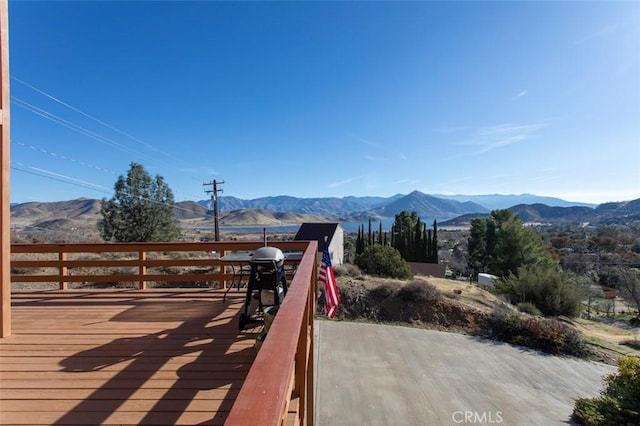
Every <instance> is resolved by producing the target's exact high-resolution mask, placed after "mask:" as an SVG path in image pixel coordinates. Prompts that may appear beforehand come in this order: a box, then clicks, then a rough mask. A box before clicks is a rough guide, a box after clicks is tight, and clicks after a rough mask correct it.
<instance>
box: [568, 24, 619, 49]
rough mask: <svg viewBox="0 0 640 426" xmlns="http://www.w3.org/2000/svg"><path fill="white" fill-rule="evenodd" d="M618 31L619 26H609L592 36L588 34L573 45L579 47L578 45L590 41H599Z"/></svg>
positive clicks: (593, 33)
mask: <svg viewBox="0 0 640 426" xmlns="http://www.w3.org/2000/svg"><path fill="white" fill-rule="evenodd" d="M617 30H618V24H613V25H608V26H606V27H603V28H600V29H599V30H596V31H594V32H592V33H590V34H587V35H586V36H584V37H581V38H579V39H578V40H576V41H574V42H573V44H576V45H578V44H582V43H586V42H588V41H592V40H597V39H599V38H602V37H605V36H608V35H609V34H612V33H614V32H616V31H617Z"/></svg>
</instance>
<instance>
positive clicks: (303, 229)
mask: <svg viewBox="0 0 640 426" xmlns="http://www.w3.org/2000/svg"><path fill="white" fill-rule="evenodd" d="M338 226H340V224H339V223H303V224H302V225H300V229H298V233H297V234H296V236H295V237H294V238H293V239H294V240H301V241H313V240H316V241H317V242H318V249H320V250H322V248H323V247H324V237H325V236H326V237H328V238H327V245H330V244H331V240H332V239H333V235H334V234H335V233H336V229H338Z"/></svg>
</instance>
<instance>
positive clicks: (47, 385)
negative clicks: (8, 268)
mask: <svg viewBox="0 0 640 426" xmlns="http://www.w3.org/2000/svg"><path fill="white" fill-rule="evenodd" d="M222 292H223V290H184V289H180V290H173V289H172V290H164V289H163V290H160V289H147V290H114V291H109V290H102V291H91V292H88V291H77V290H65V291H61V290H54V291H39V292H32V291H24V292H14V293H13V294H12V317H13V318H12V321H13V334H12V335H11V336H9V337H7V338H4V339H0V424H3V425H4V424H16V425H17V424H21V425H23V424H55V425H64V424H75V425H78V424H81V425H90V424H117V425H125V424H158V425H168V424H188V425H198V424H203V425H204V424H215V425H219V424H223V423H224V421H225V419H226V417H227V415H228V414H229V411H230V409H231V407H232V405H233V403H234V400H235V398H236V396H237V395H238V392H239V390H240V388H241V386H242V384H243V382H244V380H245V377H246V375H247V373H248V371H249V368H250V366H251V364H252V362H253V361H254V359H255V357H256V350H255V348H254V342H255V337H256V335H257V334H258V332H260V331H261V330H260V328H254V329H252V330H245V331H243V332H242V333H240V332H239V331H238V315H239V313H240V308H241V307H242V303H243V302H244V295H245V294H244V293H243V292H236V291H235V290H233V291H231V292H230V293H229V297H227V302H226V303H223V302H222Z"/></svg>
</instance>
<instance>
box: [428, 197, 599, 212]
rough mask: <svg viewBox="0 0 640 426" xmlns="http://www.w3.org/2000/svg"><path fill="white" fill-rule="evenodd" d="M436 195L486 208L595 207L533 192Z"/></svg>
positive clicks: (594, 205)
mask: <svg viewBox="0 0 640 426" xmlns="http://www.w3.org/2000/svg"><path fill="white" fill-rule="evenodd" d="M436 197H440V198H446V199H450V200H456V201H460V202H466V201H472V202H474V203H477V204H480V205H481V206H483V207H485V208H486V209H488V210H490V211H491V210H496V209H506V208H508V207H511V206H516V205H518V204H545V205H547V206H551V207H573V206H584V207H596V204H589V203H581V202H577V201H565V200H563V199H560V198H555V197H544V196H539V195H533V194H519V195H502V194H488V195H439V194H438V195H436Z"/></svg>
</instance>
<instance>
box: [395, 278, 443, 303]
mask: <svg viewBox="0 0 640 426" xmlns="http://www.w3.org/2000/svg"><path fill="white" fill-rule="evenodd" d="M440 297H441V293H440V290H438V289H437V288H436V287H435V286H434V285H433V284H430V283H428V282H425V281H413V282H410V283H409V284H407V285H404V286H402V287H400V289H399V290H398V298H399V299H400V300H402V301H405V302H435V301H437V300H438V299H440Z"/></svg>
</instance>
